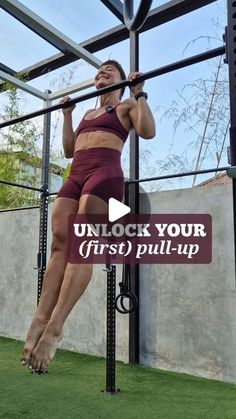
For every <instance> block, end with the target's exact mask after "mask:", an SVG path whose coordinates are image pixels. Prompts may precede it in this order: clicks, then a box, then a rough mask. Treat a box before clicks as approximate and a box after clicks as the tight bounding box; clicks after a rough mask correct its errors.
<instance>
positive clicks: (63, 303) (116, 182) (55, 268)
mask: <svg viewBox="0 0 236 419" xmlns="http://www.w3.org/2000/svg"><path fill="white" fill-rule="evenodd" d="M138 75H140V73H138V72H132V73H130V74H129V76H128V80H129V81H133V80H135V78H136V77H137V76H138ZM121 80H126V76H125V73H124V70H123V69H122V67H121V65H120V64H119V63H118V62H117V61H115V60H108V61H106V62H104V63H103V64H102V65H101V66H100V68H99V69H98V71H97V74H96V76H95V86H96V88H97V89H99V88H103V87H107V86H110V85H113V84H115V83H119V82H120V81H121ZM143 85H144V82H142V83H137V84H135V85H133V86H132V87H131V91H132V92H133V94H134V98H128V99H125V100H124V101H121V98H122V95H123V93H124V89H122V90H114V91H112V92H110V93H106V94H104V95H101V96H100V97H99V98H100V106H99V107H98V108H97V109H92V110H89V111H88V112H87V113H86V114H85V116H84V117H83V119H82V120H81V122H80V124H79V126H78V128H77V129H76V130H75V132H74V131H73V126H72V112H73V110H74V108H75V106H69V107H66V108H63V114H64V123H63V148H64V152H65V157H67V158H71V157H73V162H72V166H71V171H70V174H69V176H68V178H67V180H66V182H65V183H64V184H63V186H62V188H61V189H60V191H59V193H58V196H57V199H56V200H55V203H54V207H53V213H52V245H51V257H50V259H49V262H48V266H47V269H46V272H45V276H44V281H43V287H42V293H41V298H40V301H39V304H38V307H37V309H36V312H35V314H34V317H33V320H32V323H31V325H30V328H29V331H28V334H27V338H26V342H25V345H24V348H23V352H22V356H21V362H22V364H23V365H27V366H28V368H29V369H31V370H32V371H35V372H42V371H44V370H45V369H46V368H47V366H48V365H49V363H50V362H51V361H52V359H53V357H54V355H55V352H56V349H57V346H58V343H59V341H60V339H61V337H62V332H63V325H64V322H65V320H66V318H67V317H68V315H69V313H70V312H71V310H72V308H73V307H74V305H75V304H76V302H77V301H78V299H79V298H80V297H81V295H82V294H83V292H84V291H85V289H86V288H87V286H88V284H89V281H90V279H91V277H92V265H91V264H70V263H68V261H67V245H68V242H67V241H68V216H69V215H70V214H76V213H78V214H98V213H100V214H107V213H108V200H109V198H110V197H113V198H116V199H117V200H120V201H121V200H122V196H123V186H124V178H123V171H122V168H121V164H120V157H121V152H122V149H123V146H124V143H125V141H126V139H127V137H128V134H129V131H130V130H131V129H132V128H133V129H134V130H135V131H136V133H137V134H138V135H139V136H141V137H142V138H144V139H151V138H153V137H154V136H155V122H154V118H153V115H152V112H151V110H150V108H149V106H148V104H147V94H146V93H145V92H144V91H143ZM69 101H70V98H69V97H65V98H63V99H62V100H61V102H62V103H66V102H69Z"/></svg>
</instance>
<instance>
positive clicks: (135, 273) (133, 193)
mask: <svg viewBox="0 0 236 419" xmlns="http://www.w3.org/2000/svg"><path fill="white" fill-rule="evenodd" d="M130 71H131V72H132V71H139V34H138V32H133V31H130ZM129 177H130V179H139V137H138V136H137V134H136V133H135V132H134V131H132V132H131V135H130V176H129ZM129 188H130V189H129V191H130V194H129V202H130V207H131V211H132V212H134V213H136V214H138V213H139V189H138V188H139V186H138V184H130V185H129ZM130 286H131V291H132V292H133V293H134V294H135V295H136V296H137V299H139V265H131V266H130ZM129 362H130V363H131V364H138V363H139V309H137V310H135V311H133V312H132V313H130V315H129Z"/></svg>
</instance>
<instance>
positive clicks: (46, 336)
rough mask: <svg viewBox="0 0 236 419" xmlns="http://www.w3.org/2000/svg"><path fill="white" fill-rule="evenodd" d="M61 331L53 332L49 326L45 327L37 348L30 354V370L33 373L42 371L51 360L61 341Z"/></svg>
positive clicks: (53, 329)
mask: <svg viewBox="0 0 236 419" xmlns="http://www.w3.org/2000/svg"><path fill="white" fill-rule="evenodd" d="M62 336H63V335H62V330H60V331H58V330H55V328H53V327H52V326H51V325H50V326H48V327H46V329H45V331H44V333H43V335H42V336H41V338H40V340H39V342H38V344H37V346H36V347H35V348H34V350H33V351H32V353H31V357H30V362H29V364H30V368H32V370H34V371H36V372H37V371H44V370H45V369H46V368H47V366H48V365H49V363H50V362H51V361H52V360H53V358H54V355H55V353H56V350H57V346H58V343H59V342H60V340H61V339H62Z"/></svg>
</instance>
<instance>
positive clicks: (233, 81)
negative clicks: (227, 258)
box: [226, 0, 236, 264]
mask: <svg viewBox="0 0 236 419" xmlns="http://www.w3.org/2000/svg"><path fill="white" fill-rule="evenodd" d="M227 9H228V27H227V31H226V56H227V61H228V64H229V97H230V129H229V132H230V164H231V165H232V166H235V165H236V1H235V0H228V1H227ZM232 185H233V214H234V254H235V264H236V179H232Z"/></svg>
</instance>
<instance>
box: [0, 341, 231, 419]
mask: <svg viewBox="0 0 236 419" xmlns="http://www.w3.org/2000/svg"><path fill="white" fill-rule="evenodd" d="M21 349H22V342H19V341H15V340H12V339H6V338H0V374H1V375H0V386H1V392H0V418H4V419H13V418H14V419H20V418H32V419H33V418H34V419H36V418H42V419H54V418H58V419H59V418H60V419H78V418H79V419H108V418H109V419H118V418H119V419H121V418H123V419H139V418H140V419H146V418H147V419H154V418H155V419H166V418H168V419H177V418H178V419H180V418H181V419H192V418H194V419H195V418H196V419H229V418H236V386H235V385H232V384H226V383H221V382H217V381H211V380H204V379H200V378H196V377H192V376H190V375H186V374H176V373H170V372H164V371H160V370H156V369H151V368H145V367H142V366H137V365H126V364H123V363H121V362H117V364H116V373H117V376H116V383H117V386H118V387H119V388H120V390H121V391H120V393H118V394H117V395H114V396H111V395H106V394H104V393H102V392H101V390H102V389H103V388H104V387H105V360H104V359H103V358H97V357H93V356H88V355H81V354H77V353H73V352H68V351H62V350H58V351H57V354H56V357H55V360H54V361H53V363H52V364H51V366H50V367H49V372H48V374H44V375H40V376H38V375H34V374H31V373H30V372H29V371H28V370H27V369H26V368H25V367H23V366H22V365H21V364H20V361H19V358H20V353H21Z"/></svg>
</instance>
